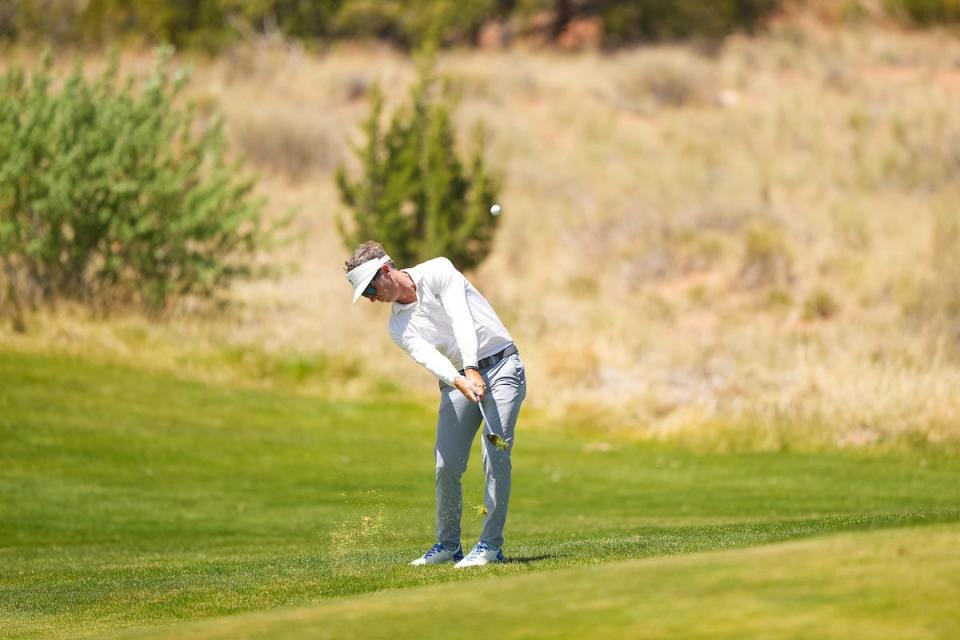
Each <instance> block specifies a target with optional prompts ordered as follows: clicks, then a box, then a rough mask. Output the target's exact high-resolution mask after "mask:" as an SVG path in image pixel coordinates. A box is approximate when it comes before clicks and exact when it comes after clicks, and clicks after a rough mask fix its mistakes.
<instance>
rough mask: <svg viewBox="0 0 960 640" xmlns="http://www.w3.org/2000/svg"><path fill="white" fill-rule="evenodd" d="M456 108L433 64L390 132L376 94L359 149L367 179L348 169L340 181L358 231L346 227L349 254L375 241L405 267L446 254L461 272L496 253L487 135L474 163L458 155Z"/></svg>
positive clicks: (479, 142)
mask: <svg viewBox="0 0 960 640" xmlns="http://www.w3.org/2000/svg"><path fill="white" fill-rule="evenodd" d="M451 109H452V99H451V98H450V96H449V91H448V90H446V89H445V88H444V86H443V85H442V84H441V83H440V82H439V81H437V80H436V79H435V78H434V77H433V75H432V72H431V68H430V66H429V65H428V64H424V65H422V67H421V72H420V78H419V81H418V82H417V84H416V86H415V87H414V89H413V91H412V94H411V102H410V104H409V105H406V106H405V107H404V108H402V109H401V110H399V111H398V113H396V114H395V115H394V116H393V118H392V120H391V122H390V125H389V127H387V129H386V131H383V130H382V129H381V122H380V121H381V116H382V113H383V98H382V96H381V94H380V92H379V90H378V89H375V90H374V91H373V92H371V110H370V116H369V117H368V118H367V120H366V122H365V124H364V132H365V134H366V142H365V144H364V146H363V147H362V148H359V149H357V155H358V158H359V160H360V162H361V164H362V168H363V175H362V176H361V177H360V178H359V179H358V180H356V181H352V180H351V179H350V178H349V177H348V176H347V172H346V169H345V168H344V167H342V166H341V167H340V168H339V169H338V171H337V176H336V180H337V186H338V187H339V190H340V197H341V198H342V200H343V202H344V203H345V204H346V205H347V206H348V207H349V208H350V209H351V211H352V214H353V224H352V225H348V224H345V223H343V222H342V221H341V224H340V233H341V236H342V237H343V239H344V242H345V244H346V246H347V248H348V249H349V250H353V249H354V248H355V247H356V246H357V245H358V244H359V243H360V242H363V241H365V240H370V239H375V240H377V241H379V242H381V243H382V244H383V245H384V246H386V247H389V250H390V253H391V256H392V257H393V258H394V260H396V261H397V262H398V263H400V264H413V263H415V262H419V261H422V260H425V259H427V258H433V257H436V256H439V255H443V256H446V257H448V258H449V259H450V260H451V261H452V262H453V263H454V264H455V265H457V267H458V268H460V269H469V268H471V267H474V266H476V265H478V264H479V263H480V262H481V261H482V260H483V259H484V258H485V257H486V256H487V254H489V252H490V249H491V247H492V244H493V237H494V233H495V231H496V227H497V221H498V220H499V218H498V217H495V216H492V215H490V210H489V207H490V206H491V204H492V203H493V202H494V200H495V198H496V194H497V191H498V189H499V179H498V178H496V177H494V176H492V175H491V174H490V173H489V171H488V170H487V167H486V166H485V164H484V160H483V136H482V132H479V133H478V135H477V137H476V140H475V150H474V153H473V155H472V156H471V157H470V159H469V160H467V161H466V162H464V161H462V160H460V158H459V157H458V156H457V153H456V146H457V145H456V135H455V131H454V129H453V123H452V122H451ZM478 131H479V130H478Z"/></svg>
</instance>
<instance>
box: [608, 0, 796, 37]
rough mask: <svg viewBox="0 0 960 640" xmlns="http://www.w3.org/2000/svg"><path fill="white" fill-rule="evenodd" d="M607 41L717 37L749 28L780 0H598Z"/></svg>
mask: <svg viewBox="0 0 960 640" xmlns="http://www.w3.org/2000/svg"><path fill="white" fill-rule="evenodd" d="M596 4H597V5H599V7H600V15H601V17H602V19H603V25H604V30H605V33H606V37H607V41H608V44H611V45H621V44H626V43H629V42H635V41H637V40H651V39H653V40H665V39H672V38H689V37H693V36H697V37H706V38H716V37H721V36H724V35H727V34H728V33H730V32H732V31H735V30H737V29H746V30H750V29H753V28H754V27H756V25H757V24H758V23H759V22H760V20H761V19H763V18H764V17H765V16H767V15H769V14H770V13H772V12H773V11H774V10H776V9H777V8H778V7H779V6H780V4H781V2H780V0H711V1H710V2H703V1H702V0H632V1H626V0H608V1H607V2H597V3H596Z"/></svg>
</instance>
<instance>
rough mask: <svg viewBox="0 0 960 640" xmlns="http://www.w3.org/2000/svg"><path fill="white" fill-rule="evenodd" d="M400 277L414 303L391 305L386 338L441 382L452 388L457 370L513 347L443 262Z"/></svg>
mask: <svg viewBox="0 0 960 640" xmlns="http://www.w3.org/2000/svg"><path fill="white" fill-rule="evenodd" d="M404 271H405V272H407V273H408V274H410V277H411V278H413V282H414V284H416V285H417V300H416V302H411V303H409V304H401V303H399V302H394V303H393V313H391V315H390V337H391V338H393V341H394V342H396V343H397V345H399V346H400V348H401V349H403V350H404V351H406V352H407V353H408V354H410V357H412V358H413V359H414V360H415V361H417V362H418V363H420V364H421V365H423V366H424V367H426V369H427V370H428V371H430V373H432V374H433V375H435V376H436V377H437V378H438V379H440V380H441V381H443V382H445V383H446V384H448V385H451V386H453V379H454V378H456V377H457V376H458V375H460V372H459V370H461V369H464V368H466V367H470V366H473V367H475V366H477V362H478V361H479V360H481V359H483V358H486V357H488V356H492V355H493V354H495V353H499V352H500V351H502V350H503V349H504V348H506V347H507V346H509V345H510V344H511V343H513V338H511V337H510V334H509V333H508V332H507V329H506V327H504V326H503V323H502V322H500V318H499V317H498V316H497V314H496V312H495V311H494V310H493V307H491V306H490V303H489V302H487V301H486V299H485V298H484V297H483V296H482V295H480V292H479V291H477V290H476V289H475V288H474V286H473V285H472V284H470V282H469V281H468V280H467V279H466V278H465V277H464V275H463V274H462V273H460V272H459V271H457V269H456V268H455V267H454V266H453V263H452V262H450V261H449V260H447V259H446V258H434V259H433V260H427V261H426V262H424V263H421V264H418V265H417V266H415V267H411V268H409V269H404Z"/></svg>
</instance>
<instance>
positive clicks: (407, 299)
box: [397, 271, 417, 304]
mask: <svg viewBox="0 0 960 640" xmlns="http://www.w3.org/2000/svg"><path fill="white" fill-rule="evenodd" d="M400 279H401V282H402V283H403V284H402V285H401V288H402V290H403V292H402V293H401V294H400V297H399V298H397V302H399V303H400V304H410V303H411V302H416V301H417V284H416V283H415V282H414V281H413V278H412V277H411V276H410V274H409V273H407V272H406V271H401V272H400Z"/></svg>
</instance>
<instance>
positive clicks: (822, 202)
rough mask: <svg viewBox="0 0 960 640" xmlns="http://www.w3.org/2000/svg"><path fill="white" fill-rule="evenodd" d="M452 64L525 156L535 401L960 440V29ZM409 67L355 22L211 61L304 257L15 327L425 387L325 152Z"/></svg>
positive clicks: (527, 306) (228, 368)
mask: <svg viewBox="0 0 960 640" xmlns="http://www.w3.org/2000/svg"><path fill="white" fill-rule="evenodd" d="M440 69H441V70H442V71H443V72H444V73H446V74H447V75H449V76H450V77H451V78H453V79H454V81H455V82H456V83H457V85H458V86H459V87H460V89H461V94H462V99H461V104H460V108H459V111H458V114H457V117H458V119H459V121H460V122H461V123H462V124H463V125H464V126H465V127H468V126H470V125H472V123H474V122H475V121H476V120H481V121H483V122H484V123H485V125H486V127H487V129H488V131H489V134H490V136H489V137H490V144H491V147H490V159H491V160H492V161H493V163H494V164H498V165H501V166H502V167H504V169H505V173H506V176H507V185H506V188H505V191H504V193H503V199H502V202H501V204H502V205H503V207H504V214H503V222H502V226H501V231H500V234H499V236H498V239H497V244H496V247H495V250H494V252H493V254H492V256H491V258H490V259H489V261H488V262H487V263H485V264H484V265H483V266H482V268H481V269H480V270H479V271H478V272H477V273H473V274H470V277H471V278H472V279H473V280H474V281H475V283H476V284H477V285H478V287H479V288H480V289H481V290H482V291H483V292H484V293H485V294H486V295H487V296H488V297H489V298H490V299H491V301H492V302H493V304H494V306H495V307H496V308H497V309H498V310H499V311H500V313H501V315H502V317H503V318H504V320H505V321H506V323H507V325H508V327H509V328H510V330H511V331H512V333H513V334H514V336H515V338H516V339H517V342H518V344H519V345H520V348H521V351H522V353H523V356H524V359H525V360H526V362H527V365H528V370H529V380H530V394H529V396H528V397H529V400H528V402H529V403H530V404H532V405H534V406H539V407H541V408H543V409H544V410H545V411H550V412H555V413H556V414H557V415H558V416H566V417H567V418H568V419H570V420H578V421H581V422H584V423H590V424H597V425H599V426H603V427H605V428H616V429H619V430H621V431H623V432H625V433H631V434H636V435H638V436H640V437H654V438H668V439H682V440H685V441H689V442H694V443H701V444H704V443H706V444H709V446H718V447H720V446H749V447H758V446H760V447H785V446H862V445H878V444H884V443H898V442H908V443H911V444H914V445H917V444H923V443H944V442H946V443H951V444H953V445H956V444H958V443H960V400H958V398H960V330H958V329H957V320H956V318H957V316H956V314H957V311H958V308H960V304H958V303H957V296H958V295H960V294H958V290H960V285H958V283H960V267H958V265H957V259H956V256H957V255H960V234H958V233H957V231H956V229H957V220H958V219H960V197H958V196H960V192H958V185H960V110H957V109H956V105H957V104H960V42H958V41H957V40H956V39H955V38H952V37H950V36H949V35H947V34H941V33H938V32H927V33H924V34H916V33H901V32H896V31H889V30H878V29H872V28H849V29H843V30H839V31H828V30H823V29H821V28H819V27H816V26H809V25H808V26H800V25H799V24H797V23H784V24H783V25H782V26H780V27H778V28H777V29H776V30H775V31H774V32H773V33H771V34H769V35H767V36H763V37H761V38H757V39H747V38H732V39H730V40H729V41H728V42H727V43H726V44H725V45H724V47H723V48H722V49H721V50H720V51H718V52H712V53H709V54H703V53H699V52H697V51H695V50H693V49H689V48H684V47H653V48H642V49H636V50H631V51H624V52H621V53H617V54H614V55H608V56H604V55H599V54H591V53H586V54H580V55H559V54H551V53H544V52H533V51H521V50H516V51H510V52H459V53H448V54H445V55H443V56H442V57H441V59H440ZM414 77H415V70H414V67H413V64H412V62H411V61H409V60H408V59H405V58H403V57H400V56H398V55H396V54H393V53H391V52H389V51H380V50H355V49H351V48H342V49H338V50H334V51H331V52H328V53H325V54H322V55H318V54H309V53H306V52H304V51H302V50H299V49H296V48H288V47H284V46H277V45H251V46H250V47H249V48H247V49H238V50H237V51H235V52H234V53H232V54H231V55H229V56H225V57H223V58H220V59H218V60H215V61H212V62H207V63H202V62H201V63H197V68H196V72H195V77H194V81H193V84H192V89H191V91H192V93H193V95H194V97H195V98H196V99H198V100H200V101H201V102H205V103H212V104H216V105H217V106H219V107H220V108H221V109H222V110H223V111H224V112H225V115H226V119H227V124H228V129H229V131H230V134H231V136H232V137H233V139H234V140H235V142H236V145H235V148H237V149H238V150H240V151H241V152H242V153H243V154H245V155H246V156H247V157H248V158H249V159H250V160H251V161H252V163H253V165H254V166H256V167H257V168H258V169H259V170H260V171H261V172H262V174H263V177H262V181H261V190H262V191H263V193H264V194H266V195H267V196H268V197H269V198H270V200H271V203H272V207H273V209H274V210H275V211H277V212H278V215H279V214H280V212H282V211H285V210H287V209H288V208H289V207H291V206H297V207H299V208H298V211H299V214H298V216H297V218H296V221H295V228H294V232H295V233H294V236H295V238H296V241H295V242H294V243H292V244H291V245H290V246H288V247H287V248H286V249H285V250H283V251H282V252H280V253H279V254H277V255H275V256H273V257H272V258H271V259H272V260H275V261H278V262H280V263H282V264H283V265H285V272H284V275H283V276H282V277H281V278H280V279H279V280H278V281H263V282H255V283H249V284H246V285H243V286H239V287H237V289H236V290H235V291H234V292H233V294H232V297H233V299H234V302H235V305H234V306H233V308H232V309H230V310H229V311H228V312H227V313H226V315H225V316H223V317H220V318H219V319H216V320H209V319H202V318H197V317H195V316H185V317H184V318H181V319H176V318H175V319H173V320H171V321H170V322H169V323H167V324H166V325H161V326H157V325H149V324H147V323H141V322H140V321H139V320H136V319H127V320H124V321H123V322H119V321H115V322H114V323H113V324H110V325H92V324H90V323H87V321H85V320H83V319H82V317H79V318H78V317H76V316H75V315H74V316H70V317H69V318H68V319H64V317H63V316H61V317H59V318H56V317H54V318H50V317H40V316H38V317H37V318H35V320H34V326H33V333H32V334H30V335H28V336H27V337H16V336H13V335H12V334H4V336H3V339H4V340H5V341H8V342H11V343H12V342H16V343H17V344H19V345H21V346H22V348H35V347H36V346H37V344H38V343H40V342H45V343H46V344H52V345H54V348H57V349H71V348H74V349H80V350H83V349H88V347H86V346H84V344H85V343H86V342H87V341H89V340H90V335H95V336H100V338H99V339H97V340H95V342H100V343H103V344H101V345H100V346H99V347H97V350H98V352H102V353H105V354H108V355H109V354H115V355H116V354H120V355H117V356H116V357H123V358H126V357H128V356H129V358H132V359H137V360H146V361H152V362H153V363H154V364H155V365H156V366H162V367H166V368H174V369H178V368H179V369H180V370H185V371H188V372H190V373H192V374H196V375H201V376H214V377H221V378H223V379H228V380H251V381H253V382H258V383H263V382H269V381H271V380H275V379H277V378H278V377H279V379H281V380H284V381H287V382H291V381H292V382H293V383H296V384H299V385H301V386H302V387H303V388H317V389H322V390H325V391H327V392H330V393H338V394H351V393H369V392H370V390H371V388H372V386H371V385H373V386H374V387H375V391H377V392H379V393H383V394H389V395H394V396H396V395H402V394H410V393H412V394H415V395H423V396H425V397H426V396H429V395H430V394H432V393H433V388H434V383H433V382H432V381H431V380H430V378H429V376H428V375H427V374H426V373H425V372H417V371H415V370H413V367H415V366H416V365H414V364H412V363H410V362H409V361H408V360H407V359H406V357H405V356H404V354H403V353H402V352H400V351H399V350H398V349H396V348H395V347H394V346H392V344H391V343H390V341H389V338H388V336H387V334H386V331H385V324H386V321H387V316H388V313H389V309H387V308H386V307H383V306H370V305H368V304H367V303H365V302H362V303H360V304H358V305H357V306H355V307H352V306H350V304H349V299H348V295H349V291H348V290H347V286H346V285H345V283H344V280H343V277H342V263H343V259H344V257H345V253H346V251H345V249H344V247H343V246H342V245H341V243H340V240H339V238H338V236H337V234H336V232H335V227H334V219H335V216H336V215H338V214H339V213H341V212H342V207H341V205H340V204H339V203H338V199H337V194H336V191H335V188H334V185H333V181H332V176H331V171H332V167H333V166H334V165H335V164H336V163H337V162H339V161H341V160H344V159H345V160H346V161H348V162H349V161H350V158H351V152H350V147H351V145H352V144H354V143H356V142H358V141H359V131H358V123H359V122H360V120H361V119H362V117H363V116H364V115H365V113H366V103H365V102H364V101H363V99H362V97H363V95H364V93H365V91H366V90H367V89H368V88H369V86H370V85H371V84H372V83H374V82H377V83H380V84H381V86H382V87H384V88H385V90H386V92H387V94H388V98H389V101H390V102H391V103H392V104H397V103H399V102H400V101H402V100H403V99H404V98H405V97H406V91H407V89H408V88H409V86H410V85H411V83H412V81H413V80H414ZM388 249H389V248H388ZM124 323H125V324H124ZM134 325H135V326H136V327H137V328H136V330H135V331H133V333H136V334H137V335H139V336H140V337H139V338H138V339H137V340H134V341H133V342H131V340H132V339H131V338H130V337H129V335H127V334H129V333H130V332H131V331H132V330H131V329H130V327H131V326H134ZM64 326H68V327H71V328H70V329H67V330H64V329H63V327H64ZM188 327H189V328H188ZM198 327H199V328H198ZM71 332H73V333H74V334H76V335H77V336H86V338H76V337H71ZM125 336H126V337H125ZM145 336H146V337H145ZM134 343H136V344H138V346H137V348H135V349H130V348H129V347H128V346H127V347H125V346H123V345H130V344H134ZM31 345H32V346H31ZM124 350H127V351H130V352H131V353H128V354H127V355H123V353H124ZM249 353H253V354H256V355H255V356H249V357H247V360H245V359H244V357H245V356H244V355H243V354H249ZM195 354H205V355H203V357H196V356H195ZM231 354H232V355H231ZM251 358H252V360H251ZM291 360H292V361H293V362H294V364H293V365H290V364H289V363H290V362H291ZM251 362H252V363H253V364H251ZM296 362H301V363H302V364H301V365H299V368H298V365H296V364H295V363H296ZM314 362H323V363H324V364H323V366H313V365H312V364H310V363H314ZM257 363H259V364H257ZM284 363H287V364H284ZM331 363H333V364H331ZM291 370H292V371H293V372H294V373H293V374H290V375H287V374H289V372H290V371H291ZM297 371H300V372H301V374H302V375H301V374H298V373H296V372H297ZM257 372H259V373H257ZM277 372H280V373H277ZM283 372H287V374H284V373H283ZM285 375H286V376H287V377H284V376H285ZM288 378H289V379H288Z"/></svg>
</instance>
